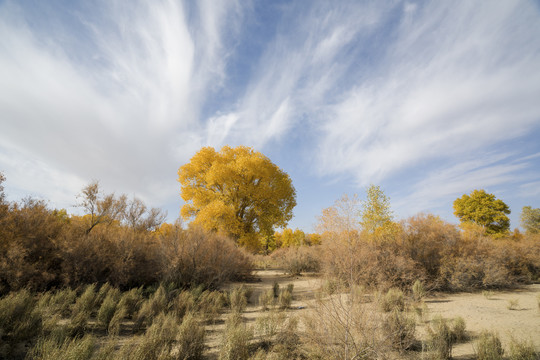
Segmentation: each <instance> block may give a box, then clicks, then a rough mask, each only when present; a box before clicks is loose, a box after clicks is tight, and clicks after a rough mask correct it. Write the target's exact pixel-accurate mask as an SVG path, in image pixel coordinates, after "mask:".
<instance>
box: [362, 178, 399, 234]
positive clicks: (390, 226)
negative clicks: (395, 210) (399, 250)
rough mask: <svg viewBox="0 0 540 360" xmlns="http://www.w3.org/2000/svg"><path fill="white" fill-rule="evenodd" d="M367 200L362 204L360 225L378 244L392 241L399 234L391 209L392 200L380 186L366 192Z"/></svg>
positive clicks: (371, 186) (370, 187)
mask: <svg viewBox="0 0 540 360" xmlns="http://www.w3.org/2000/svg"><path fill="white" fill-rule="evenodd" d="M366 195H367V199H366V200H365V201H363V202H362V211H361V213H360V215H361V220H360V225H362V229H363V230H364V233H365V235H367V237H369V238H371V239H372V240H375V241H377V242H380V241H387V240H392V239H394V238H395V236H396V234H397V233H398V232H399V225H398V224H397V223H396V222H394V215H393V214H392V210H391V209H390V199H389V198H388V197H387V196H386V195H385V194H384V192H383V191H382V190H381V188H380V187H379V186H376V185H370V186H369V187H368V188H367V190H366Z"/></svg>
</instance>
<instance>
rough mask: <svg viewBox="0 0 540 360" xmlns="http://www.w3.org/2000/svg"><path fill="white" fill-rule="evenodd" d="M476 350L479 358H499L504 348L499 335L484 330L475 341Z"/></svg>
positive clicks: (492, 359) (501, 356)
mask: <svg viewBox="0 0 540 360" xmlns="http://www.w3.org/2000/svg"><path fill="white" fill-rule="evenodd" d="M474 350H475V352H476V358H477V359H478V360H499V359H501V360H502V358H503V353H504V350H503V348H502V345H501V340H500V339H499V336H498V335H497V334H496V333H494V332H491V331H482V332H481V333H480V336H479V337H478V339H477V340H476V342H475V345H474Z"/></svg>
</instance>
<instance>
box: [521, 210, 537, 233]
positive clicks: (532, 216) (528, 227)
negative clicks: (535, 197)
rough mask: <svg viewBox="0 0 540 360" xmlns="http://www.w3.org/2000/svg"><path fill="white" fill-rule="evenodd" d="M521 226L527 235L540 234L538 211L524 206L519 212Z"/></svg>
mask: <svg viewBox="0 0 540 360" xmlns="http://www.w3.org/2000/svg"><path fill="white" fill-rule="evenodd" d="M521 226H523V228H524V229H525V231H527V233H528V234H538V233H540V209H533V208H532V207H530V206H524V207H523V209H522V210H521Z"/></svg>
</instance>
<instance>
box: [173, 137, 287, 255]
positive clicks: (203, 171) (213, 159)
mask: <svg viewBox="0 0 540 360" xmlns="http://www.w3.org/2000/svg"><path fill="white" fill-rule="evenodd" d="M178 181H179V182H180V184H181V187H182V188H181V196H182V199H184V201H185V202H186V204H185V205H184V206H183V207H182V209H181V215H182V218H184V219H185V220H188V219H193V223H194V224H199V225H201V226H202V227H204V228H205V229H207V230H212V231H217V232H221V233H225V234H227V235H229V236H231V237H232V238H233V239H235V240H236V241H237V242H238V243H239V244H241V245H244V246H246V247H248V248H250V249H251V250H257V248H258V247H259V246H260V243H261V237H270V236H272V234H273V233H274V228H275V227H285V226H286V225H287V223H288V221H289V220H290V219H291V218H292V210H293V208H294V206H296V191H295V189H294V187H293V185H292V181H291V179H290V177H289V176H288V175H287V174H286V173H285V172H283V171H282V170H281V169H280V168H279V167H278V166H276V165H275V164H273V163H272V162H271V161H270V159H268V158H267V157H266V156H264V155H263V154H261V153H260V152H257V151H255V150H253V149H252V148H250V147H246V146H238V147H235V148H232V147H229V146H224V147H223V148H222V149H221V151H219V152H217V151H216V150H215V149H214V148H212V147H204V148H202V149H201V150H199V152H197V153H196V154H195V155H194V156H193V157H192V158H191V160H190V162H189V163H187V164H185V165H183V166H181V167H180V169H179V170H178Z"/></svg>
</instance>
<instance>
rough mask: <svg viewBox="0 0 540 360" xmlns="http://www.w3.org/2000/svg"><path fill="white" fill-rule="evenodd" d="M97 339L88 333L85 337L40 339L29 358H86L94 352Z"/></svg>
mask: <svg viewBox="0 0 540 360" xmlns="http://www.w3.org/2000/svg"><path fill="white" fill-rule="evenodd" d="M94 347H95V339H94V338H93V337H92V336H90V335H86V336H84V337H83V338H74V339H70V338H65V339H64V340H63V341H60V342H59V341H58V340H57V339H55V338H45V339H40V340H39V341H38V342H37V344H36V345H35V346H34V348H33V349H32V350H31V351H30V352H29V353H28V355H27V359H29V360H86V359H91V358H92V354H93V353H94Z"/></svg>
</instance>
